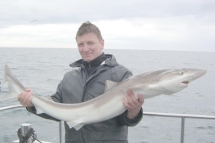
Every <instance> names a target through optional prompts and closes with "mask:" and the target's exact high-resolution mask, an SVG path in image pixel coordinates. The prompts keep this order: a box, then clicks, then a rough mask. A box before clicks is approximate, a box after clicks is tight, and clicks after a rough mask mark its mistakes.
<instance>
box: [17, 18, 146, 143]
mask: <svg viewBox="0 0 215 143" xmlns="http://www.w3.org/2000/svg"><path fill="white" fill-rule="evenodd" d="M76 42H77V46H78V50H79V53H80V55H81V57H82V59H81V60H78V61H76V62H74V63H72V64H70V66H71V67H74V68H76V69H74V70H72V71H71V72H68V73H66V74H65V76H64V78H63V80H62V81H61V82H60V84H59V85H58V88H57V91H56V93H55V94H54V95H52V96H51V98H52V99H53V100H54V101H56V102H60V103H80V102H84V101H88V100H90V99H93V98H95V97H97V96H99V95H101V94H103V93H104V89H105V81H106V80H112V81H114V82H120V81H122V80H124V79H126V78H128V77H130V76H132V73H131V72H130V71H129V70H128V69H127V68H125V67H124V66H122V65H119V64H118V63H117V62H116V59H115V57H114V56H113V55H105V54H104V53H103V52H102V51H103V49H104V40H103V38H102V35H101V32H100V30H99V29H98V28H97V27H96V26H95V25H93V24H92V23H90V22H85V23H83V24H82V25H81V26H80V28H79V30H78V32H77V34H76ZM137 96H138V99H137V98H136V97H135V95H134V94H133V92H132V91H128V92H127V95H126V98H125V99H122V102H123V104H124V106H125V107H126V109H127V110H126V111H125V112H124V113H123V114H121V115H119V116H117V117H115V118H113V119H109V120H106V121H103V122H99V123H94V124H88V125H85V126H83V127H82V128H81V129H80V130H78V131H76V130H75V129H74V128H72V129H70V128H69V127H68V125H67V124H66V123H65V142H66V143H72V142H77V143H85V142H92V143H100V142H105V143H115V142H120V143H127V142H128V141H127V134H128V126H134V125H136V124H138V123H139V122H140V120H141V119H142V104H143V102H144V98H143V95H140V94H138V95H137ZM18 99H19V101H20V103H21V104H22V105H23V106H25V107H27V110H28V111H30V112H32V113H34V114H36V110H35V108H34V107H33V104H32V102H31V101H32V92H31V90H30V89H26V91H25V92H23V93H21V94H20V95H19V96H18ZM113 108H114V107H113ZM39 116H41V117H43V118H47V119H53V120H57V119H54V118H52V117H50V116H49V115H47V114H42V115H39Z"/></svg>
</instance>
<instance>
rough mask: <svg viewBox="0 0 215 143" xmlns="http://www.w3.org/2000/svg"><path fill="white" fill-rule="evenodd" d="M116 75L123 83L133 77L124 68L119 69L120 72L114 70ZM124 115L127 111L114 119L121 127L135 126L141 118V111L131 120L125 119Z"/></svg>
mask: <svg viewBox="0 0 215 143" xmlns="http://www.w3.org/2000/svg"><path fill="white" fill-rule="evenodd" d="M116 73H117V77H118V80H119V82H120V81H123V80H125V79H127V78H129V77H131V76H132V75H133V74H132V72H131V71H129V70H128V69H126V68H125V67H121V68H120V70H116ZM126 113H127V111H125V112H124V113H122V114H121V115H119V116H117V117H116V120H117V121H118V122H119V123H120V124H122V125H127V126H135V125H137V124H138V123H139V122H140V121H141V119H142V118H143V109H142V108H141V110H140V112H139V114H138V115H137V116H136V117H135V118H133V119H129V118H127V116H126Z"/></svg>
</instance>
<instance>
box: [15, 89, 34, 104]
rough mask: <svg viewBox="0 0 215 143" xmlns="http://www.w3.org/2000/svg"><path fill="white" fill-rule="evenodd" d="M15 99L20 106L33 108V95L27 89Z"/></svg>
mask: <svg viewBox="0 0 215 143" xmlns="http://www.w3.org/2000/svg"><path fill="white" fill-rule="evenodd" d="M17 98H18V100H19V102H20V104H21V105H23V106H24V107H32V106H34V105H33V103H32V98H33V93H32V91H31V90H30V89H29V88H26V89H25V91H24V92H22V93H20V94H19V95H18V97H17Z"/></svg>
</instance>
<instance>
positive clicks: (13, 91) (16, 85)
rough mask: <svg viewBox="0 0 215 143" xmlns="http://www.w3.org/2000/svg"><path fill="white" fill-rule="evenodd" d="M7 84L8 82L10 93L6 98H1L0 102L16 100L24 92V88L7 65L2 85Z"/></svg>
mask: <svg viewBox="0 0 215 143" xmlns="http://www.w3.org/2000/svg"><path fill="white" fill-rule="evenodd" d="M5 82H8V88H9V92H8V93H7V94H6V95H5V96H3V97H0V101H5V100H9V99H12V98H16V97H17V96H18V94H19V93H21V92H22V91H23V90H24V86H23V85H22V84H21V83H20V82H19V80H18V79H17V78H16V77H15V76H14V75H13V74H12V72H11V71H10V69H9V67H8V66H7V65H5V69H4V77H3V81H2V83H5Z"/></svg>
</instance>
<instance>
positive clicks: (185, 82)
mask: <svg viewBox="0 0 215 143" xmlns="http://www.w3.org/2000/svg"><path fill="white" fill-rule="evenodd" d="M181 83H183V84H189V83H190V82H189V81H182V82H181Z"/></svg>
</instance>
